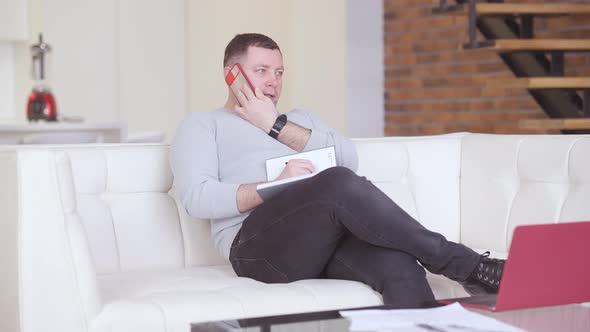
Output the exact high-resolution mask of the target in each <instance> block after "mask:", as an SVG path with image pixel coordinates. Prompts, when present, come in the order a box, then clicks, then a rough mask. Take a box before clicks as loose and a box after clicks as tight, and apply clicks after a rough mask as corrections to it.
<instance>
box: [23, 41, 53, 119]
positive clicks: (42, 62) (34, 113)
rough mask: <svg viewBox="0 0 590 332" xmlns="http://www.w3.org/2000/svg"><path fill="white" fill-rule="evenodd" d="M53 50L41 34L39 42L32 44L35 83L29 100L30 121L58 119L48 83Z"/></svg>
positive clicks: (28, 112)
mask: <svg viewBox="0 0 590 332" xmlns="http://www.w3.org/2000/svg"><path fill="white" fill-rule="evenodd" d="M49 51H51V47H50V46H49V44H47V43H45V42H43V35H41V34H39V43H37V44H34V45H32V46H31V53H32V56H33V60H32V68H31V69H32V75H33V80H34V81H35V85H34V86H33V91H32V92H31V94H30V95H29V100H28V102H27V119H28V120H29V121H38V120H44V121H57V105H56V104H55V98H54V97H53V94H51V90H50V89H49V85H48V84H47V67H46V66H47V58H48V55H49Z"/></svg>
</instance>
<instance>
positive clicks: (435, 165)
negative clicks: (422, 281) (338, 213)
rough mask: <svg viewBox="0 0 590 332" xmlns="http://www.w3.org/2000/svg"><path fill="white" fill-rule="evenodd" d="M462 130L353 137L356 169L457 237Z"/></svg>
mask: <svg viewBox="0 0 590 332" xmlns="http://www.w3.org/2000/svg"><path fill="white" fill-rule="evenodd" d="M464 135H465V134H450V135H439V136H424V137H385V138H367V139H355V140H354V142H355V144H356V148H357V152H358V156H359V169H358V172H357V173H358V174H359V175H362V176H365V177H367V179H369V180H370V181H371V182H372V183H373V184H375V185H376V186H377V187H378V188H379V189H381V190H382V191H383V192H385V193H386V194H387V195H388V196H389V197H391V198H392V199H393V200H394V201H395V202H396V203H397V204H398V205H400V206H401V207H402V208H403V209H404V210H405V211H406V212H408V213H409V214H410V215H411V216H413V217H414V218H415V219H417V220H418V221H420V223H422V224H423V225H425V226H426V227H428V228H429V229H431V230H434V231H437V232H439V233H441V234H443V235H445V236H446V237H447V238H448V239H450V240H452V241H459V240H460V204H459V200H460V191H459V188H460V182H459V181H460V177H459V176H460V156H461V138H462V137H463V136H464Z"/></svg>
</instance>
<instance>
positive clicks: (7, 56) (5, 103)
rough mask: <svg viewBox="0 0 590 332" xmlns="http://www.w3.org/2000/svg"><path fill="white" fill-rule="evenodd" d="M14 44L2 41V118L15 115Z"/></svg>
mask: <svg viewBox="0 0 590 332" xmlns="http://www.w3.org/2000/svg"><path fill="white" fill-rule="evenodd" d="M14 79H15V75H14V45H12V44H10V43H0V119H10V118H12V117H13V116H14V109H15V105H14V96H15V93H14Z"/></svg>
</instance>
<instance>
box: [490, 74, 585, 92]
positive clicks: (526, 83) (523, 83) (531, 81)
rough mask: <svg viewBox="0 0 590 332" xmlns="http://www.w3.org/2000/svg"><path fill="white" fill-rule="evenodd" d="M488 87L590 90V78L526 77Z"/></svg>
mask: <svg viewBox="0 0 590 332" xmlns="http://www.w3.org/2000/svg"><path fill="white" fill-rule="evenodd" d="M487 85H488V86H493V87H505V88H523V89H531V90H533V89H577V90H581V89H590V77H525V78H514V79H505V80H490V81H489V82H487Z"/></svg>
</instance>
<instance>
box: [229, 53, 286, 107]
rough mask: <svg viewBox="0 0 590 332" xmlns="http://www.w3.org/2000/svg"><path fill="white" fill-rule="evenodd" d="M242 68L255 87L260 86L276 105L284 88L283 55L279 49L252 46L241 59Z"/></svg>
mask: <svg viewBox="0 0 590 332" xmlns="http://www.w3.org/2000/svg"><path fill="white" fill-rule="evenodd" d="M240 64H241V65H242V68H243V69H244V71H245V72H246V75H248V78H249V79H250V82H251V83H252V85H253V86H254V87H255V88H259V89H260V90H261V91H262V92H263V93H264V95H266V96H267V97H268V98H270V99H271V100H272V101H273V102H274V103H275V105H276V104H277V103H278V102H279V98H280V97H281V90H282V88H283V72H284V71H285V69H284V68H283V56H282V55H281V52H280V51H279V50H269V49H267V48H262V47H254V46H250V47H249V48H248V52H247V53H246V55H245V56H243V57H242V59H240Z"/></svg>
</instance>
